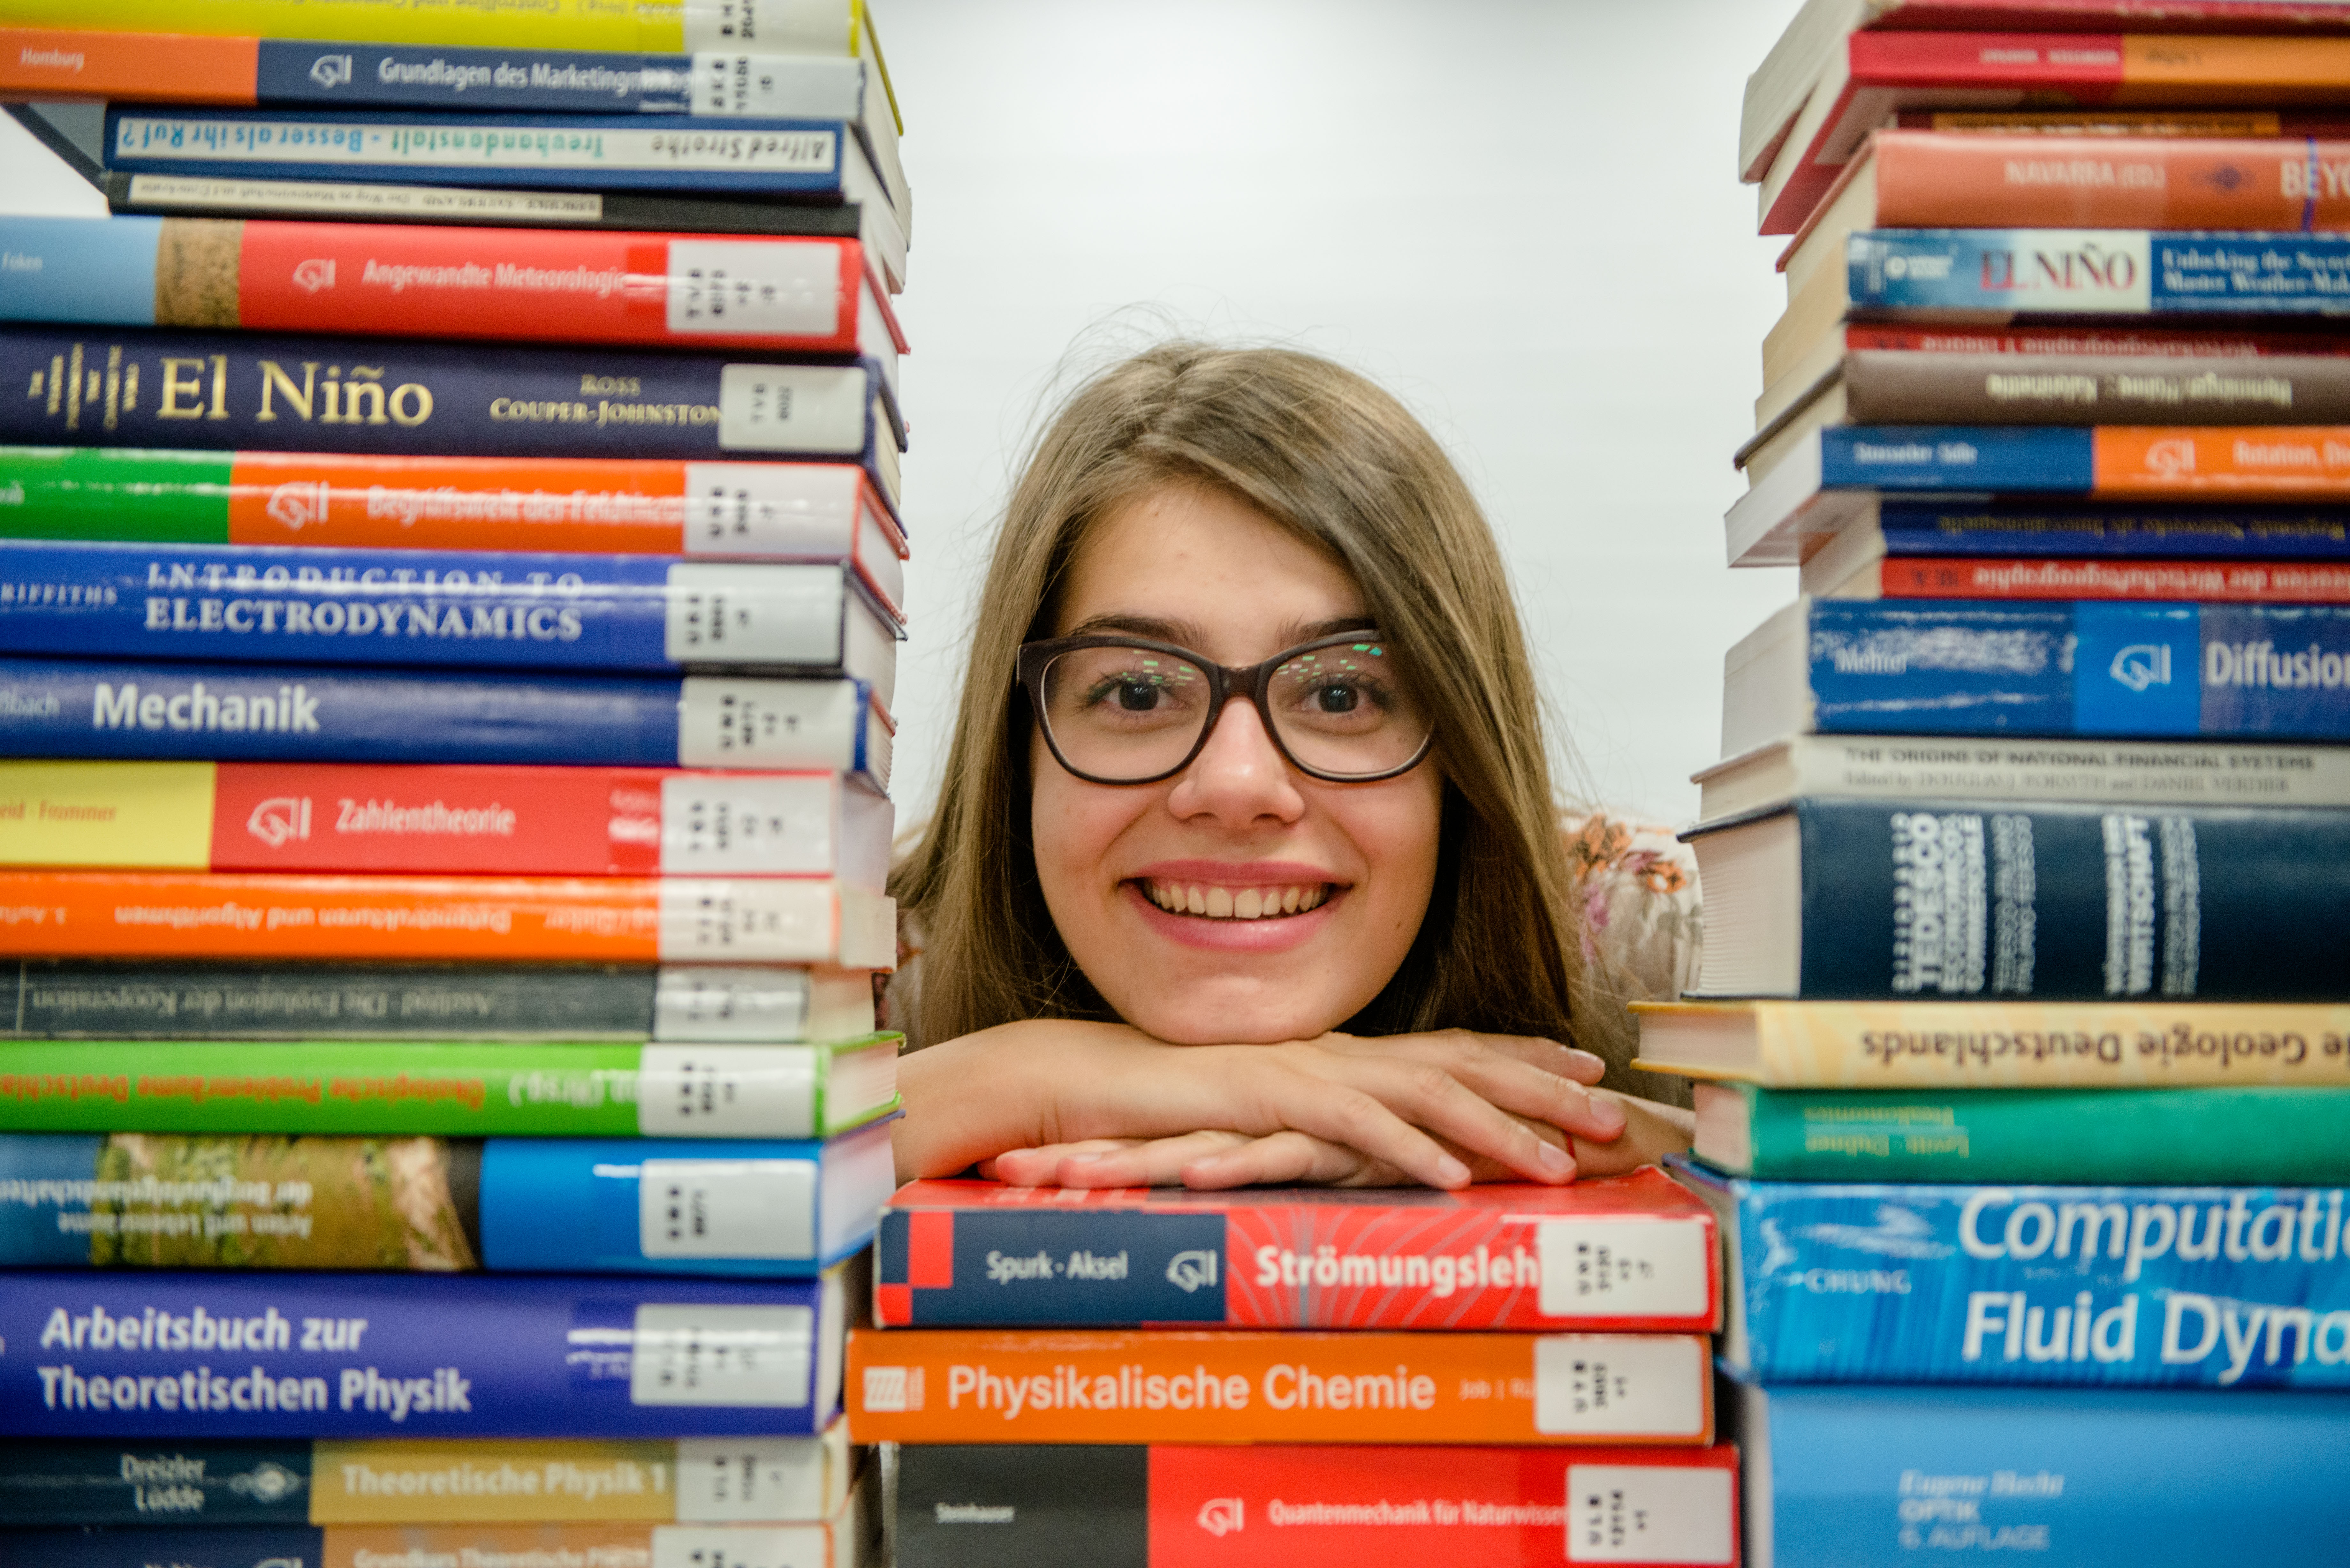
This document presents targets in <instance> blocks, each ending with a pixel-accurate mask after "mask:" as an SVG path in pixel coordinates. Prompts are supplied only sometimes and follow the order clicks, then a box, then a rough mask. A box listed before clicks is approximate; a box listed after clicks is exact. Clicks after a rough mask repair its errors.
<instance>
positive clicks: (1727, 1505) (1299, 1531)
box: [885, 1443, 1738, 1568]
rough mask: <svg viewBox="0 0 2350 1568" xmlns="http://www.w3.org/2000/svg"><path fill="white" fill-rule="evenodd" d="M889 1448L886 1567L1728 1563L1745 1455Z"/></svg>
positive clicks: (1557, 1567) (1420, 1567) (1468, 1567)
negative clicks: (891, 1482)
mask: <svg viewBox="0 0 2350 1568" xmlns="http://www.w3.org/2000/svg"><path fill="white" fill-rule="evenodd" d="M889 1455H890V1456H891V1461H893V1462H894V1464H895V1466H896V1477H895V1486H894V1488H892V1489H891V1495H892V1496H893V1497H894V1498H895V1500H896V1511H895V1512H894V1514H893V1516H892V1518H891V1520H890V1532H891V1535H892V1538H893V1540H894V1542H895V1544H896V1547H897V1563H898V1568H1099V1565H1100V1564H1103V1563H1121V1564H1133V1565H1134V1568H1218V1565H1222V1568H1359V1565H1360V1564H1363V1563H1412V1564H1415V1565H1416V1568H1565V1565H1566V1564H1569V1563H1632V1564H1641V1565H1656V1568H1661V1565H1662V1564H1665V1563H1721V1564H1729V1563H1735V1562H1736V1561H1737V1560H1738V1495H1737V1494H1738V1454H1737V1450H1736V1449H1731V1447H1729V1446H1728V1445H1727V1444H1724V1445H1721V1446H1720V1447H1716V1448H1710V1449H1612V1450H1611V1449H1572V1450H1567V1451H1561V1450H1559V1449H1532V1448H1529V1449H1492V1448H1466V1447H1462V1448H1417V1449H1416V1448H1359V1447H1347V1446H1332V1447H1319V1446H1315V1447H1305V1448H1250V1449H1236V1448H1185V1447H1180V1446H1176V1445H1171V1444H1170V1445H1156V1444H1154V1445H1153V1446H1151V1447H1149V1448H1147V1449H1146V1448H1140V1447H1130V1448H1121V1447H1113V1446H1109V1445H1103V1446H1098V1447H1091V1448H1081V1447H1066V1448H1055V1449H1043V1450H1039V1449H1035V1448H1027V1447H1021V1446H1015V1445H1011V1444H998V1445H992V1446H990V1445H972V1446H969V1447H962V1446H933V1445H926V1444H913V1443H910V1444H907V1445H904V1446H903V1447H900V1448H898V1449H891V1450H889ZM891 1461H885V1462H891Z"/></svg>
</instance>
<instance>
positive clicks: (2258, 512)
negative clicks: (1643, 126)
mask: <svg viewBox="0 0 2350 1568" xmlns="http://www.w3.org/2000/svg"><path fill="white" fill-rule="evenodd" d="M1987 9H1994V8H1989V7H1983V6H1980V5H1977V6H1971V7H1968V8H1966V9H1965V10H1964V11H1963V12H1961V11H1959V10H1956V9H1954V8H1952V7H1949V6H1945V5H1939V4H1926V5H1898V4H1871V5H1825V4H1814V5H1807V6H1806V7H1805V8H1804V12H1803V13H1802V14H1801V15H1800V16H1798V18H1797V19H1796V21H1795V22H1794V25H1793V26H1791V28H1790V30H1789V32H1788V34H1787V36H1786V37H1785V38H1784V39H1783V41H1782V43H1781V44H1780V46H1779V47H1777V48H1776V49H1775V50H1774V51H1773V55H1772V57H1771V59H1770V60H1769V61H1768V62H1767V63H1766V64H1765V66H1764V67H1763V69H1762V70H1761V71H1759V72H1757V74H1756V77H1755V78H1754V80H1753V81H1752V83H1751V84H1750V88H1749V105H1748V107H1749V125H1748V130H1749V141H1748V146H1747V148H1746V149H1745V151H1746V154H1747V160H1748V161H1747V171H1748V174H1749V177H1750V178H1751V179H1754V180H1756V181H1758V182H1760V183H1761V184H1762V186H1763V191H1762V202H1761V208H1762V216H1763V224H1762V226H1763V232H1764V233H1766V234H1786V235H1788V236H1789V244H1788V246H1787V249H1786V251H1785V253H1784V255H1783V259H1782V268H1783V271H1784V273H1785V274H1786V277H1787V282H1788V299H1789V303H1788V307H1787V311H1786V314H1785V315H1784V316H1783V317H1782V319H1781V321H1780V322H1779V324H1778V326H1777V327H1774V328H1773V331H1772V333H1771V335H1770V337H1769V338H1768V339H1767V341H1766V343H1765V347H1764V362H1765V383H1766V385H1765V390H1764V391H1763V396H1762V399H1761V400H1760V401H1759V403H1758V407H1757V415H1758V420H1757V422H1758V427H1759V428H1758V431H1757V433H1756V435H1755V437H1754V439H1753V440H1752V441H1751V442H1750V443H1749V444H1748V445H1747V447H1746V448H1745V449H1744V450H1743V451H1742V452H1740V454H1739V461H1740V462H1741V464H1742V466H1743V467H1744V468H1745V470H1746V472H1747V474H1748V477H1749V481H1750V485H1751V488H1750V490H1749V492H1748V493H1747V494H1746V496H1745V497H1744V498H1743V499H1742V500H1741V501H1740V502H1739V503H1738V504H1736V505H1735V506H1734V507H1732V508H1731V512H1730V514H1729V516H1728V519H1727V524H1728V532H1729V553H1730V556H1731V564H1732V565H1735V566H1757V565H1771V564H1795V565H1800V567H1801V571H1802V587H1803V592H1804V597H1803V598H1802V600H1801V601H1800V602H1799V603H1797V604H1795V605H1793V606H1791V607H1788V608H1787V609H1785V610H1784V611H1783V612H1781V613H1780V614H1778V615H1776V616H1773V618H1771V619H1770V620H1769V621H1767V622H1766V623H1765V624H1764V625H1763V627H1762V628H1760V629H1758V630H1757V631H1756V632H1754V633H1753V634H1752V636H1750V637H1749V638H1747V639H1745V640H1744V641H1743V642H1742V643H1741V644H1740V645H1739V646H1738V647H1736V648H1735V649H1732V650H1731V654H1730V656H1729V659H1728V668H1727V671H1726V678H1725V691H1724V720H1723V750H1724V756H1725V759H1726V760H1725V761H1723V762H1722V763H1720V764H1719V765H1717V766H1715V767H1713V768H1711V769H1710V770H1708V771H1707V772H1705V773H1703V774H1700V775H1699V782H1700V784H1701V786H1702V788H1703V804H1702V808H1701V821H1700V825H1699V826H1697V827H1696V828H1695V829H1693V830H1692V831H1691V833H1690V839H1691V841H1692V843H1693V845H1694V846H1695V849H1696V853H1697V857H1698V860H1699V865H1700V876H1701V877H1702V880H1703V884H1704V888H1705V903H1706V951H1705V956H1704V962H1703V966H1702V969H1701V972H1700V981H1699V986H1698V989H1697V992H1696V993H1694V994H1693V996H1692V997H1691V998H1689V999H1685V1000H1684V1001H1683V1002H1679V1003H1672V1004H1663V1005H1659V1006H1655V1007H1648V1008H1644V1009H1643V1010H1642V1014H1643V1015H1642V1019H1641V1031H1642V1041H1641V1064H1642V1065H1643V1066H1646V1067H1649V1068H1652V1069H1656V1070H1659V1071H1666V1072H1674V1073H1680V1074H1685V1075H1690V1076H1691V1077H1694V1078H1697V1079H1700V1080H1702V1081H1701V1082H1700V1083H1699V1085H1698V1086H1697V1090H1696V1096H1697V1108H1698V1135H1697V1143H1696V1148H1695V1150H1694V1158H1690V1159H1687V1160H1681V1161H1679V1163H1678V1165H1677V1174H1679V1176H1681V1177H1682V1178H1683V1179H1684V1180H1686V1181H1687V1182H1688V1183H1689V1185H1690V1187H1691V1188H1692V1189H1695V1190H1696V1191H1697V1192H1698V1193H1699V1194H1700V1195H1701V1196H1702V1197H1704V1198H1705V1199H1706V1200H1707V1201H1708V1202H1710V1203H1711V1204H1712V1205H1713V1207H1714V1208H1715V1210H1716V1212H1717V1214H1718V1215H1719V1216H1720V1218H1721V1222H1722V1230H1723V1236H1724V1241H1725V1245H1726V1246H1727V1248H1728V1262H1727V1266H1726V1268H1725V1281H1726V1299H1725V1315H1726V1325H1725V1328H1724V1332H1723V1336H1722V1341H1721V1366H1722V1367H1723V1370H1724V1371H1725V1373H1726V1374H1727V1376H1728V1377H1729V1379H1730V1382H1729V1383H1728V1384H1727V1385H1726V1388H1725V1395H1724V1405H1725V1412H1726V1414H1725V1419H1726V1421H1730V1422H1732V1423H1734V1425H1733V1427H1732V1430H1733V1432H1734V1435H1735V1436H1736V1437H1737V1439H1738V1441H1739V1443H1740V1446H1741V1449H1742V1456H1743V1463H1744V1469H1745V1488H1746V1490H1745V1494H1744V1497H1745V1508H1744V1519H1745V1521H1746V1526H1747V1552H1748V1561H1749V1562H1751V1563H1756V1564H1769V1563H1774V1562H1775V1563H1829V1562H1833V1563H1851V1564H1874V1563H1887V1564H1890V1563H1914V1562H1917V1561H1920V1560H1922V1559H1925V1558H1929V1557H1932V1556H1934V1555H1936V1554H1939V1553H1946V1552H1970V1553H1971V1552H2031V1553H2033V1557H2034V1560H2035V1561H2039V1562H2043V1563H2050V1564H2057V1563H2064V1564H2097V1565H2105V1564H2129V1563H2154V1562H2165V1563H2168V1562H2193V1561H2251V1560H2257V1561H2260V1562H2262V1563H2269V1564H2304V1563H2305V1564H2317V1563H2338V1562H2339V1561H2341V1557H2342V1551H2343V1547H2342V1542H2343V1540H2344V1530H2345V1525H2350V1501H2345V1494H2344V1492H2343V1490H2342V1489H2341V1487H2340V1485H2339V1483H2338V1480H2337V1479H2336V1478H2335V1477H2334V1475H2333V1474H2332V1473H2331V1471H2332V1468H2333V1461H2332V1459H2331V1458H2330V1456H2332V1455H2334V1454H2338V1453H2339V1452H2341V1451H2342V1448H2343V1443H2344V1439H2345V1436H2350V1393H2345V1390H2350V1260H2346V1259H2345V1241H2350V1238H2345V1234H2344V1220H2345V1203H2344V1193H2343V1191H2342V1190H2341V1189H2339V1188H2338V1187H2336V1188H2327V1187H2325V1186H2323V1185H2322V1184H2324V1183H2329V1182H2332V1183H2339V1182H2342V1181H2344V1180H2345V1179H2350V1086H2345V1085H2350V1008H2345V1006H2343V1005H2342V1003H2343V1002H2345V1000H2350V964H2345V961H2344V960H2343V955H2342V952H2341V950H2340V947H2339V932H2340V931H2341V930H2342V929H2344V927H2345V919H2350V809H2345V808H2350V750H2345V746H2344V744H2343V742H2345V740H2350V506H2345V502H2350V427H2346V426H2345V425H2342V424H2334V423H2328V422H2326V421H2345V420H2350V358H2345V355H2350V334H2345V333H2344V332H2343V331H2342V330H2341V329H2340V327H2339V326H2338V325H2337V324H2338V323H2339V321H2340V318H2341V317H2342V316H2343V315H2344V313H2345V310H2350V235H2345V234H2343V233H2341V232H2339V231H2340V230H2342V229H2343V228H2345V226H2350V203H2345V199H2344V192H2345V184H2344V182H2343V178H2342V174H2343V171H2344V170H2345V164H2346V163H2350V140H2335V138H2337V137H2341V136H2345V135H2350V108H2345V107H2344V106H2345V99H2350V37H2345V36H2341V34H2342V29H2343V27H2344V26H2345V23H2350V16H2345V14H2344V12H2343V10H2342V8H2340V7H2336V6H2312V5H2224V4H2206V5H2187V6H2181V7H2166V8H2165V12H2164V15H2165V16H2167V17H2169V16H2178V17H2181V18H2183V22H2182V26H2192V27H2198V28H2200V29H2201V30H2200V31H2198V32H2191V33H2189V32H2182V33H2180V34H2178V36H2140V35H2128V34H2122V33H2119V32H2114V31H2110V29H2113V28H2116V27H2117V26H2120V25H2121V23H2120V21H2119V20H2118V18H2120V17H2121V16H2122V15H2123V13H2125V12H2126V11H2128V10H2130V9H2131V7H2128V6H2126V5H2120V4H2109V3H2107V0H2054V3H2050V4H2030V3H2027V4H2018V5H2012V6H2003V7H1997V8H1995V9H1998V10H2000V11H2001V12H2002V14H2003V15H2007V14H2012V16H2015V17H2017V18H2019V19H2021V20H2022V22H2023V24H2024V25H2026V26H2043V27H2049V28H2061V29H2063V31H2062V32H2053V33H2029V32H2016V33H2005V34H1980V33H1964V32H1960V31H1956V30H1950V31H1942V30H1938V29H1941V28H1950V29H1955V28H1957V27H1959V26H1964V25H1967V23H1968V21H1969V19H1970V18H1971V19H1973V21H1974V23H1975V25H1980V18H1981V16H1982V15H1983V13H1984V12H1985V11H1986V10H1987ZM2101 28H2102V29H2107V30H2106V31H2100V30H2099V29H2101ZM2116 103H2119V104H2126V105H2127V106H2129V107H2127V108H2116V107H2113V106H2114V105H2115V104H2116ZM2052 104H2055V105H2060V106H2062V107H2056V108H2052V107H2049V106H2050V105H2052Z"/></svg>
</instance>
